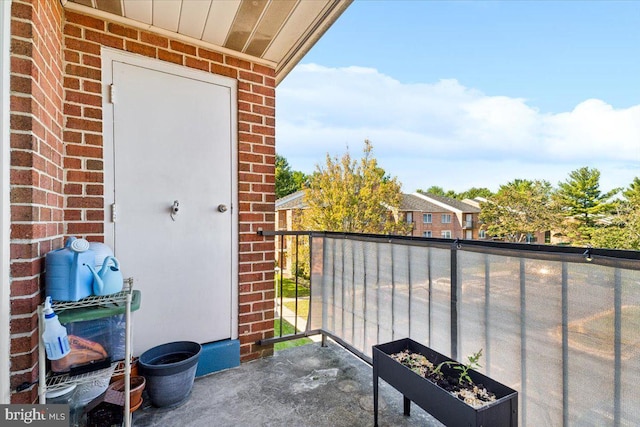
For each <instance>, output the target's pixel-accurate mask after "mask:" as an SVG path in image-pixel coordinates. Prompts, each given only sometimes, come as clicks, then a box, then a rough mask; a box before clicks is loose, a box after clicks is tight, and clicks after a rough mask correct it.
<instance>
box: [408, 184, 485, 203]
mask: <svg viewBox="0 0 640 427" xmlns="http://www.w3.org/2000/svg"><path fill="white" fill-rule="evenodd" d="M416 191H417V192H418V193H422V194H425V195H429V194H433V195H434V196H444V197H449V198H451V199H458V200H464V199H475V198H476V197H484V198H488V197H491V196H492V195H493V193H492V192H491V190H489V189H488V188H485V187H480V188H478V187H471V188H470V189H468V190H467V191H463V192H462V193H456V192H455V191H453V190H446V191H445V190H444V189H443V188H442V187H438V186H437V185H432V186H431V187H429V188H427V189H426V190H421V189H418V190H416Z"/></svg>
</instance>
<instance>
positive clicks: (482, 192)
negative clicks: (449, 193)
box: [457, 187, 493, 200]
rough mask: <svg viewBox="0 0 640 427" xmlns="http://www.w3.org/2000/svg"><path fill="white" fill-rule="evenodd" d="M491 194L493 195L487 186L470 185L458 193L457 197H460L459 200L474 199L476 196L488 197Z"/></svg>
mask: <svg viewBox="0 0 640 427" xmlns="http://www.w3.org/2000/svg"><path fill="white" fill-rule="evenodd" d="M491 196H493V193H492V192H491V190H489V189H488V188H485V187H471V188H470V189H468V190H467V191H465V192H463V193H459V194H458V196H457V198H458V199H460V200H464V199H475V198H476V197H484V198H485V199H488V198H489V197H491Z"/></svg>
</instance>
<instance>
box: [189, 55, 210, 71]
mask: <svg viewBox="0 0 640 427" xmlns="http://www.w3.org/2000/svg"><path fill="white" fill-rule="evenodd" d="M184 65H186V66H187V67H191V68H197V69H199V70H202V71H207V72H208V71H209V62H208V61H202V60H200V59H195V58H191V57H190V56H187V57H185V63H184Z"/></svg>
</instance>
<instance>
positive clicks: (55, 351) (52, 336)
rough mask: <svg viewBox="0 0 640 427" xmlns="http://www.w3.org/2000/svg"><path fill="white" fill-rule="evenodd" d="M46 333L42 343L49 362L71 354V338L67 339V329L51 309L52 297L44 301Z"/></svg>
mask: <svg viewBox="0 0 640 427" xmlns="http://www.w3.org/2000/svg"><path fill="white" fill-rule="evenodd" d="M43 313H44V332H42V341H43V342H44V348H45V350H46V351H47V357H48V358H49V360H58V359H61V358H63V357H64V356H66V355H67V354H69V352H70V351H71V348H70V347H69V337H67V328H65V327H64V326H62V325H61V324H60V321H59V320H58V316H57V315H56V314H55V313H54V312H53V309H52V308H51V297H47V298H46V299H45V301H44V310H43Z"/></svg>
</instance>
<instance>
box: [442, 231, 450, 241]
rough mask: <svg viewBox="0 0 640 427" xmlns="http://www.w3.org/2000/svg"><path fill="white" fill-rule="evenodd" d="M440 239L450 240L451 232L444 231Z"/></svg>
mask: <svg viewBox="0 0 640 427" xmlns="http://www.w3.org/2000/svg"><path fill="white" fill-rule="evenodd" d="M442 238H443V239H450V238H451V231H449V230H445V231H443V232H442Z"/></svg>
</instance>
